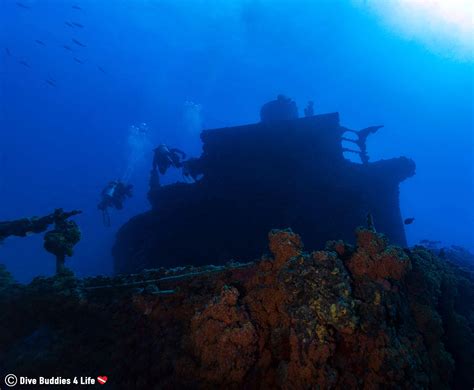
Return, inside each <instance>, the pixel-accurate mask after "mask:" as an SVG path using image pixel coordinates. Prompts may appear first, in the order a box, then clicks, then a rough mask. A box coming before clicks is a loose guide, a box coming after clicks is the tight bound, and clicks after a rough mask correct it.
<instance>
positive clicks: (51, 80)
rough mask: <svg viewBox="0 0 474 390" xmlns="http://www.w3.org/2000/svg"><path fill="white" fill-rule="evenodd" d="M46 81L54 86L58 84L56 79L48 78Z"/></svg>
mask: <svg viewBox="0 0 474 390" xmlns="http://www.w3.org/2000/svg"><path fill="white" fill-rule="evenodd" d="M46 83H47V84H49V85H51V86H52V87H54V88H56V87H57V85H56V81H54V80H53V79H47V80H46Z"/></svg>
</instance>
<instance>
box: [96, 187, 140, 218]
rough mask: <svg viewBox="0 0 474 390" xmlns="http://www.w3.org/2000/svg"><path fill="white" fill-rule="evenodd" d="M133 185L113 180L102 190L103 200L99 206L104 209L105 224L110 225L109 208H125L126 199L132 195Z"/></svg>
mask: <svg viewBox="0 0 474 390" xmlns="http://www.w3.org/2000/svg"><path fill="white" fill-rule="evenodd" d="M132 189H133V186H132V185H131V184H124V183H122V182H121V181H118V180H114V181H111V182H110V183H109V184H107V186H106V187H105V188H104V189H103V190H102V193H101V201H100V202H99V204H98V205H97V208H98V209H99V210H101V211H102V217H103V220H104V225H105V226H110V214H109V210H108V209H109V208H111V207H113V208H115V209H117V210H122V209H123V202H124V201H125V199H126V198H127V197H128V198H131V197H132Z"/></svg>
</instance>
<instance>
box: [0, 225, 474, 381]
mask: <svg viewBox="0 0 474 390" xmlns="http://www.w3.org/2000/svg"><path fill="white" fill-rule="evenodd" d="M269 241H270V245H269V247H270V252H271V255H269V256H264V257H263V258H262V259H261V260H260V261H257V262H254V263H247V264H237V263H233V264H229V265H226V266H206V267H201V268H193V267H180V268H178V269H157V270H149V271H145V272H142V273H140V274H134V275H129V276H117V277H114V278H104V277H97V278H92V279H84V280H79V279H75V278H74V277H73V276H72V275H71V276H67V275H65V274H63V275H61V276H57V277H54V278H49V279H45V278H38V279H36V280H34V281H33V282H32V283H31V284H30V285H28V286H21V285H17V284H15V283H13V282H12V281H11V279H10V278H9V277H8V274H7V273H5V271H4V270H2V269H1V268H0V307H1V308H2V310H1V311H0V330H1V331H0V377H3V376H4V375H6V374H8V373H16V374H18V375H22V376H28V377H38V376H45V377H51V376H58V375H60V376H62V377H65V378H68V377H69V378H73V377H75V376H77V375H81V376H90V377H93V378H96V377H97V375H107V376H108V382H107V386H109V388H111V389H178V388H179V389H317V388H319V389H428V388H430V389H448V388H459V389H467V388H471V387H472V384H473V383H474V370H473V367H474V333H473V332H474V275H473V273H472V272H470V271H463V270H461V269H460V268H459V267H458V266H456V265H454V264H451V263H450V262H449V261H447V260H442V259H440V258H438V257H436V256H435V255H434V254H433V253H431V252H429V251H427V250H425V249H424V248H422V247H417V248H414V249H412V250H408V249H405V250H403V249H401V248H399V247H395V246H390V245H388V243H387V240H386V238H385V237H384V236H382V235H380V234H377V233H375V232H374V231H373V230H370V229H359V230H358V231H357V243H356V246H351V245H349V244H346V243H344V242H343V241H333V242H329V243H328V245H327V247H326V250H321V251H316V252H312V253H308V252H304V251H303V246H302V241H301V238H300V237H299V236H298V235H296V234H294V233H292V232H291V231H289V230H285V231H273V232H271V233H270V235H269Z"/></svg>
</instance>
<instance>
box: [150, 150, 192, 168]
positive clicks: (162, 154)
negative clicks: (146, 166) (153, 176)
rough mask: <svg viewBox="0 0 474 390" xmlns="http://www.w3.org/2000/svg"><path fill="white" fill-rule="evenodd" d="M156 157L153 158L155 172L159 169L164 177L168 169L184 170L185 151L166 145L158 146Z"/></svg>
mask: <svg viewBox="0 0 474 390" xmlns="http://www.w3.org/2000/svg"><path fill="white" fill-rule="evenodd" d="M154 152H155V155H154V156H153V170H154V171H156V169H158V170H159V171H160V173H161V174H162V175H164V174H165V173H166V171H167V170H168V168H170V167H172V166H173V167H175V168H182V167H183V160H184V159H185V158H186V153H184V152H183V151H181V150H179V149H176V148H172V149H168V147H167V146H166V145H164V144H161V145H160V146H158V147H157V148H156V149H155V150H154Z"/></svg>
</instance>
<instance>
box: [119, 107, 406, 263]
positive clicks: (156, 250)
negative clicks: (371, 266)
mask: <svg viewBox="0 0 474 390" xmlns="http://www.w3.org/2000/svg"><path fill="white" fill-rule="evenodd" d="M346 130H347V129H345V128H343V127H341V126H340V125H339V115H338V114H337V113H334V114H325V115H316V116H312V117H307V118H300V119H295V120H284V121H271V122H265V121H264V122H261V123H257V124H252V125H246V126H238V127H231V128H224V129H217V130H206V131H204V132H203V133H202V135H201V138H202V141H203V154H202V156H201V157H200V158H199V159H198V160H197V161H196V162H195V163H196V164H198V165H199V172H200V173H202V174H203V177H202V179H201V180H199V181H197V182H195V183H191V184H187V183H176V184H173V185H167V186H161V187H159V186H158V187H157V186H155V187H154V188H153V189H151V190H150V193H149V200H150V203H151V205H152V209H151V210H150V211H149V212H146V213H144V214H141V215H138V216H136V217H134V218H132V219H131V220H130V221H129V222H128V223H127V224H125V225H124V226H123V227H122V228H121V229H120V231H119V233H118V235H117V241H116V244H115V247H114V251H113V253H114V257H115V269H116V271H117V272H134V271H137V270H140V269H144V268H153V267H157V266H173V265H182V264H194V265H198V264H217V263H223V262H227V261H229V260H231V259H235V260H239V261H245V260H251V259H253V258H255V257H256V256H258V255H259V254H260V253H261V252H262V251H265V249H266V237H267V233H268V231H269V230H271V229H275V228H276V229H278V228H288V227H290V228H292V229H294V230H295V231H298V232H300V233H301V236H302V238H303V241H304V243H305V245H306V246H307V247H308V248H311V249H317V248H322V247H324V245H325V242H326V241H327V240H332V239H345V240H349V241H351V240H353V231H354V228H355V227H357V226H360V225H365V223H366V218H367V214H368V213H370V214H371V215H372V216H373V220H374V221H375V224H376V226H377V230H378V231H381V232H384V233H386V234H387V235H388V236H389V238H390V239H391V240H392V242H394V243H397V244H401V245H406V240H405V231H404V224H403V219H402V217H401V214H400V209H399V189H398V187H399V183H400V182H401V181H403V180H405V179H406V178H408V177H410V176H412V175H413V174H414V173H415V164H414V162H413V161H412V160H410V159H408V158H405V157H399V158H394V159H389V160H381V161H377V162H374V163H366V164H357V163H353V162H350V161H348V160H346V159H345V158H344V156H343V148H342V145H341V142H342V135H343V133H344V132H345V131H346Z"/></svg>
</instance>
